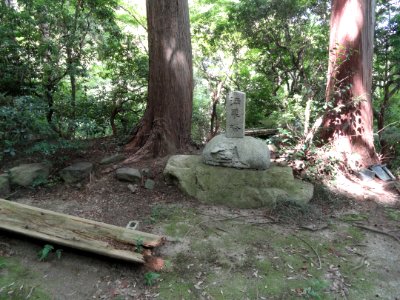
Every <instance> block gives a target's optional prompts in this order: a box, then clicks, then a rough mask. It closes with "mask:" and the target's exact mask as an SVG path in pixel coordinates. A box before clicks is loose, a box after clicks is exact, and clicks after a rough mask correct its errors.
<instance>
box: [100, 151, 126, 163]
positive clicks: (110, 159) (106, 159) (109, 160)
mask: <svg viewBox="0 0 400 300" xmlns="http://www.w3.org/2000/svg"><path fill="white" fill-rule="evenodd" d="M124 159H125V155H123V154H121V153H116V154H114V155H111V156H107V157H104V158H103V159H102V160H101V161H100V164H101V165H108V164H111V163H115V162H119V161H121V160H124Z"/></svg>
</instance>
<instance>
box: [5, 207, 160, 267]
mask: <svg viewBox="0 0 400 300" xmlns="http://www.w3.org/2000/svg"><path fill="white" fill-rule="evenodd" d="M0 229H5V230H9V231H12V232H16V233H20V234H23V235H27V236H30V237H33V238H38V239H42V240H45V241H47V242H50V243H56V244H59V245H63V246H67V247H71V248H75V249H79V250H83V251H88V252H93V253H97V254H100V255H105V256H109V257H113V258H117V259H122V260H126V261H134V262H140V263H144V258H143V255H141V254H140V253H135V252H134V250H135V244H136V243H137V242H139V241H140V243H141V244H142V245H143V246H144V247H156V246H159V245H161V244H162V243H163V240H164V239H163V238H162V237H160V236H158V235H154V234H151V233H146V232H141V231H137V230H132V229H126V228H123V227H118V226H114V225H109V224H105V223H101V222H96V221H91V220H87V219H83V218H79V217H74V216H70V215H66V214H61V213H56V212H53V211H49V210H45V209H41V208H37V207H33V206H28V205H24V204H20V203H16V202H11V201H8V200H4V199H0Z"/></svg>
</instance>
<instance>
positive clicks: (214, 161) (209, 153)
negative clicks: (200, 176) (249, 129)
mask: <svg viewBox="0 0 400 300" xmlns="http://www.w3.org/2000/svg"><path fill="white" fill-rule="evenodd" d="M203 162H204V163H205V164H208V165H214V166H224V167H232V168H238V169H255V170H265V169H267V168H268V167H269V166H270V156H269V149H268V146H267V145H266V144H265V143H264V142H263V141H261V140H259V139H256V138H254V137H251V136H245V137H243V138H228V137H226V136H225V135H224V134H220V135H217V136H215V137H214V138H212V139H211V140H210V141H209V142H208V143H207V145H206V146H205V148H204V150H203Z"/></svg>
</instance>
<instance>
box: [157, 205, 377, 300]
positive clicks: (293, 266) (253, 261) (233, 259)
mask: <svg viewBox="0 0 400 300" xmlns="http://www.w3.org/2000/svg"><path fill="white" fill-rule="evenodd" d="M163 209H164V210H165V211H167V210H168V208H166V207H164V208H163ZM168 211H169V215H168V216H165V218H164V219H163V220H162V222H161V223H160V226H161V228H163V229H164V232H165V233H166V234H167V235H169V236H172V237H176V238H178V239H179V238H180V239H181V241H183V239H185V240H187V241H188V244H187V247H186V249H183V251H179V252H177V253H176V254H175V255H173V256H172V257H169V259H170V265H171V266H170V267H169V268H167V270H166V271H164V272H161V279H160V281H159V283H158V286H157V288H158V289H159V290H158V291H159V293H160V296H159V297H160V299H301V298H303V299H341V298H343V299H345V297H347V298H348V299H369V298H370V297H371V295H373V294H374V291H373V290H374V286H375V285H376V284H377V278H376V276H375V275H374V274H371V273H370V272H368V271H367V269H366V268H367V267H368V262H367V261H366V257H365V256H364V255H363V254H362V246H363V243H366V242H367V241H366V235H365V233H364V232H363V231H361V229H359V228H357V227H354V226H352V224H351V222H348V221H353V219H354V218H353V216H351V218H350V219H351V220H347V219H348V216H345V217H344V218H343V219H345V221H342V220H341V219H337V220H335V221H332V222H331V223H330V225H329V226H328V228H326V229H324V230H320V231H314V232H311V231H306V230H300V229H299V228H298V227H297V226H294V225H293V224H292V225H286V226H285V225H281V224H279V225H278V224H269V223H268V222H266V223H264V224H262V223H261V224H259V222H258V223H257V224H255V223H253V220H252V219H251V218H236V217H225V218H221V217H220V216H215V217H210V216H209V215H206V214H201V213H200V212H196V211H195V210H193V209H191V210H185V209H182V208H179V207H177V206H174V208H173V209H169V210H168ZM366 218H368V215H367V214H362V219H363V220H365V219H366ZM355 219H357V220H359V219H360V218H359V217H357V218H355ZM166 247H168V246H166ZM181 250H182V249H181Z"/></svg>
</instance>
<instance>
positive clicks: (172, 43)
mask: <svg viewBox="0 0 400 300" xmlns="http://www.w3.org/2000/svg"><path fill="white" fill-rule="evenodd" d="M163 48H164V49H165V50H164V52H165V53H164V57H165V59H166V61H167V62H168V63H169V62H170V61H171V59H172V56H173V55H174V52H175V49H176V40H175V39H174V38H169V39H168V40H166V39H164V41H163Z"/></svg>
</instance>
